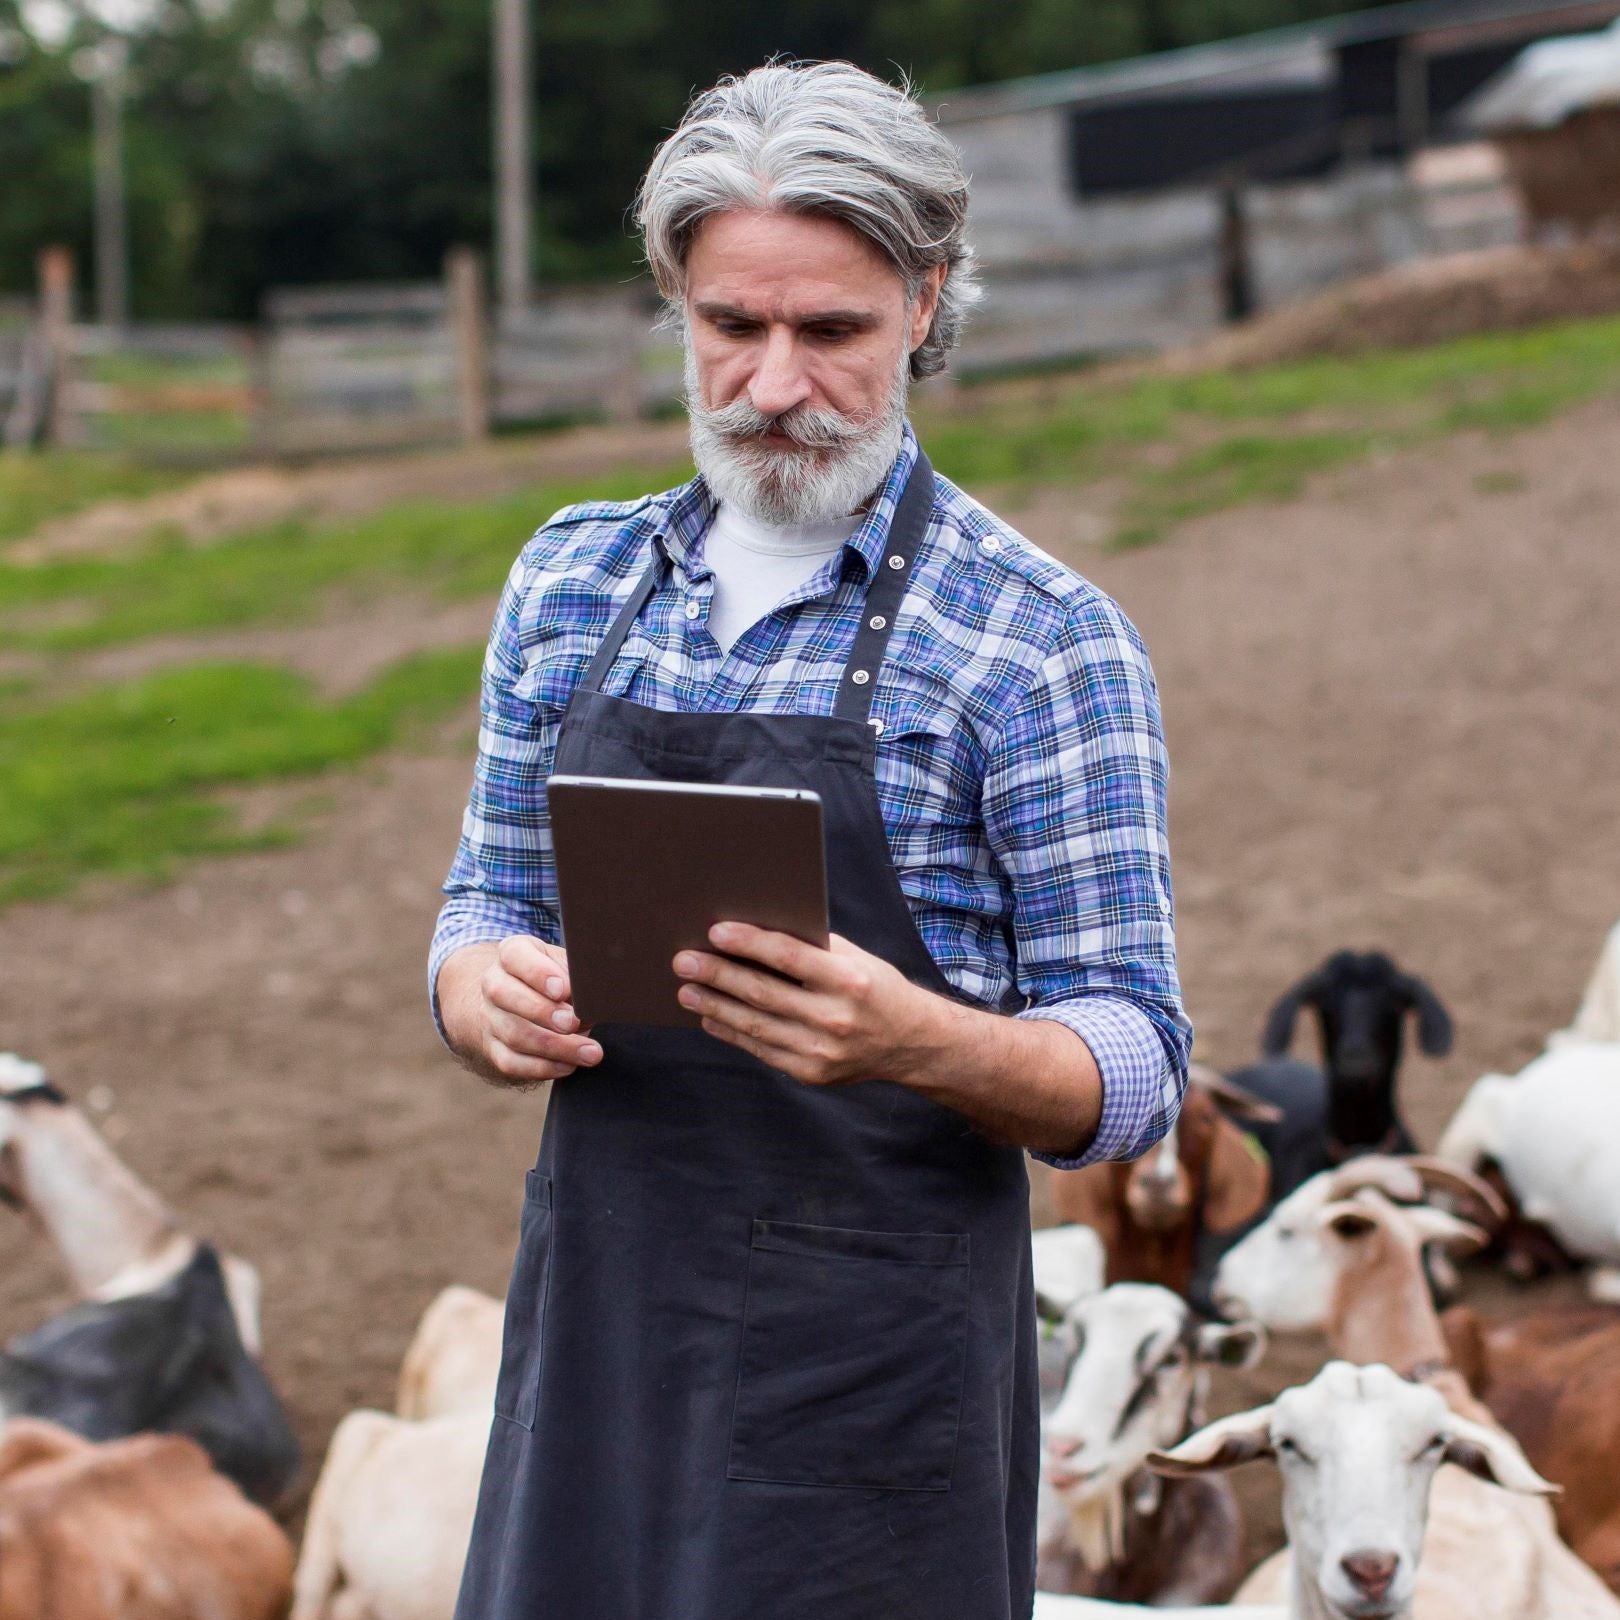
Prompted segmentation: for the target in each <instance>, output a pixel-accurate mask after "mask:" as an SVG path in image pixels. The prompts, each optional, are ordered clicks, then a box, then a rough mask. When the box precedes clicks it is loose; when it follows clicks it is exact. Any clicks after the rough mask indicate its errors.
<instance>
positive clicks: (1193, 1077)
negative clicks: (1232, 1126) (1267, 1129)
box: [1187, 1063, 1283, 1125]
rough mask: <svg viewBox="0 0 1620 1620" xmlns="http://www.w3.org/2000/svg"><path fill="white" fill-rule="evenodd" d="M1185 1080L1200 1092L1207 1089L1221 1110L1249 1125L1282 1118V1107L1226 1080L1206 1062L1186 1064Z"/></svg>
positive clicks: (1275, 1121) (1262, 1123)
mask: <svg viewBox="0 0 1620 1620" xmlns="http://www.w3.org/2000/svg"><path fill="white" fill-rule="evenodd" d="M1187 1079H1188V1081H1189V1082H1190V1083H1191V1084H1192V1085H1195V1086H1197V1087H1198V1089H1199V1090H1200V1091H1207V1092H1208V1093H1209V1095H1210V1096H1211V1097H1213V1098H1214V1099H1215V1101H1216V1102H1217V1103H1219V1104H1220V1107H1221V1111H1222V1112H1223V1113H1225V1114H1229V1115H1230V1116H1231V1117H1232V1118H1233V1119H1240V1120H1242V1121H1243V1122H1244V1123H1245V1124H1248V1125H1275V1124H1277V1123H1278V1122H1279V1121H1280V1120H1281V1119H1282V1117H1283V1111H1282V1109H1280V1108H1278V1107H1276V1106H1275V1105H1274V1104H1272V1103H1268V1102H1266V1101H1265V1100H1264V1098H1261V1097H1257V1096H1255V1094H1254V1093H1253V1092H1252V1091H1249V1090H1247V1089H1245V1088H1244V1087H1243V1086H1240V1085H1238V1084H1237V1083H1236V1082H1235V1081H1232V1080H1228V1079H1227V1078H1226V1076H1225V1075H1224V1074H1222V1073H1221V1071H1220V1070H1219V1069H1214V1068H1211V1067H1210V1065H1209V1064H1207V1063H1189V1064H1188V1065H1187Z"/></svg>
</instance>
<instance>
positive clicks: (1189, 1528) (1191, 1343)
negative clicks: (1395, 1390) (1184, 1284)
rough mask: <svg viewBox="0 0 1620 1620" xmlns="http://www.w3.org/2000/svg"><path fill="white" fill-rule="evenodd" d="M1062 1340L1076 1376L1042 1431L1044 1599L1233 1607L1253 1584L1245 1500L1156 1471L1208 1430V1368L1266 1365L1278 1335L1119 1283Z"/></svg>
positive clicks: (1079, 1311)
mask: <svg viewBox="0 0 1620 1620" xmlns="http://www.w3.org/2000/svg"><path fill="white" fill-rule="evenodd" d="M1057 1338H1058V1342H1059V1344H1060V1345H1061V1346H1062V1348H1063V1350H1064V1352H1065V1353H1066V1355H1067V1358H1068V1362H1069V1366H1068V1372H1067V1376H1066V1379H1065V1381H1064V1386H1063V1391H1062V1395H1061V1397H1060V1398H1059V1399H1058V1401H1057V1402H1056V1404H1055V1405H1054V1406H1053V1407H1052V1409H1051V1411H1050V1412H1049V1413H1048V1414H1047V1416H1046V1419H1045V1421H1044V1423H1043V1425H1042V1429H1043V1434H1042V1441H1043V1452H1044V1460H1043V1474H1044V1478H1043V1480H1042V1494H1043V1511H1042V1514H1041V1538H1040V1546H1039V1551H1038V1558H1037V1566H1036V1579H1037V1581H1038V1582H1039V1584H1040V1585H1041V1587H1042V1588H1043V1589H1045V1590H1049V1591H1057V1592H1069V1593H1077V1594H1081V1595H1084V1596H1088V1597H1099V1598H1113V1599H1122V1600H1126V1601H1138V1602H1151V1603H1154V1604H1158V1605H1167V1604H1176V1603H1212V1602H1218V1601H1220V1600H1222V1599H1224V1598H1227V1597H1230V1596H1231V1595H1232V1593H1233V1592H1234V1591H1235V1590H1236V1588H1237V1584H1238V1580H1239V1579H1240V1577H1241V1575H1242V1573H1243V1571H1242V1567H1241V1565H1240V1563H1239V1558H1240V1557H1241V1552H1242V1546H1243V1524H1242V1516H1241V1514H1240V1513H1239V1511H1238V1505H1237V1499H1236V1497H1235V1496H1234V1495H1233V1494H1232V1490H1231V1487H1230V1486H1229V1485H1228V1484H1227V1482H1226V1481H1225V1480H1213V1479H1209V1480H1203V1479H1200V1480H1164V1479H1159V1478H1156V1477H1155V1476H1153V1475H1152V1474H1149V1473H1148V1472H1146V1470H1145V1468H1144V1466H1143V1465H1144V1463H1145V1461H1146V1459H1147V1456H1148V1453H1149V1452H1151V1451H1153V1450H1154V1449H1156V1448H1159V1449H1162V1448H1164V1447H1167V1446H1170V1445H1173V1444H1174V1443H1175V1442H1176V1441H1177V1440H1179V1439H1181V1438H1182V1437H1183V1436H1184V1435H1186V1434H1187V1433H1189V1432H1190V1431H1191V1430H1192V1429H1193V1428H1194V1427H1195V1426H1196V1424H1197V1423H1198V1421H1199V1420H1200V1415H1201V1409H1202V1405H1203V1399H1204V1394H1205V1387H1206V1384H1207V1378H1208V1374H1207V1368H1208V1367H1209V1366H1210V1365H1211V1364H1212V1363H1219V1364H1221V1365H1224V1366H1233V1367H1245V1366H1250V1365H1252V1364H1253V1363H1254V1362H1255V1361H1256V1360H1257V1359H1258V1358H1259V1355H1260V1352H1261V1350H1262V1349H1263V1348H1264V1344H1265V1338H1264V1335H1263V1334H1262V1333H1261V1332H1260V1331H1259V1329H1257V1328H1254V1327H1252V1326H1249V1325H1247V1324H1238V1325H1236V1326H1231V1327H1227V1326H1221V1325H1215V1326H1203V1327H1201V1326H1200V1325H1199V1324H1198V1322H1197V1321H1196V1320H1195V1318H1194V1317H1193V1314H1192V1312H1191V1310H1190V1309H1189V1308H1188V1307H1187V1305H1186V1303H1185V1302H1184V1301H1182V1300H1180V1299H1178V1298H1177V1297H1176V1296H1175V1295H1174V1294H1172V1293H1170V1292H1169V1291H1168V1290H1166V1289H1163V1288H1159V1287H1155V1286H1152V1285H1149V1284H1143V1283H1116V1284H1114V1285H1113V1286H1112V1287H1110V1288H1106V1289H1104V1290H1103V1291H1102V1292H1101V1293H1099V1294H1093V1295H1092V1296H1090V1297H1089V1298H1086V1299H1082V1300H1080V1301H1079V1302H1078V1303H1077V1304H1075V1305H1073V1306H1071V1307H1070V1309H1069V1310H1068V1311H1067V1312H1066V1313H1065V1315H1064V1318H1063V1321H1062V1323H1061V1324H1060V1326H1059V1328H1058V1330H1057Z"/></svg>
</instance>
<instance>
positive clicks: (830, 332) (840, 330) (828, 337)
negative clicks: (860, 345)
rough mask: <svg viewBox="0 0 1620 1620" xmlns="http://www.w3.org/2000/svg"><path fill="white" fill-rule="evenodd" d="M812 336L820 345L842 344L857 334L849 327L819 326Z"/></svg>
mask: <svg viewBox="0 0 1620 1620" xmlns="http://www.w3.org/2000/svg"><path fill="white" fill-rule="evenodd" d="M810 335H811V336H812V337H813V338H815V340H816V341H817V342H818V343H842V342H844V341H845V340H846V339H847V338H851V337H853V336H854V335H855V334H854V333H853V332H852V331H851V330H850V329H849V327H847V326H818V327H816V328H815V329H814V330H813V331H812V332H811V334H810Z"/></svg>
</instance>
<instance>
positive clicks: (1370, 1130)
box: [1245, 951, 1451, 1164]
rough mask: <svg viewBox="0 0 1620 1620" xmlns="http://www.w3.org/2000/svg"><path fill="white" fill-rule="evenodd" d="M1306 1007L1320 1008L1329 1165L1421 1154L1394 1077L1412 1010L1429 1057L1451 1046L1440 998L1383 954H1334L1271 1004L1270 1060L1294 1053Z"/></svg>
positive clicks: (1265, 1042) (1264, 1045)
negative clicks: (1398, 1101) (1368, 1155)
mask: <svg viewBox="0 0 1620 1620" xmlns="http://www.w3.org/2000/svg"><path fill="white" fill-rule="evenodd" d="M1301 1007H1310V1008H1311V1009H1312V1011H1313V1012H1315V1014H1316V1018H1317V1023H1318V1026H1319V1028H1320V1033H1321V1039H1322V1063H1323V1068H1324V1069H1325V1070H1326V1073H1327V1131H1326V1142H1325V1150H1326V1155H1327V1160H1328V1162H1329V1163H1333V1164H1338V1163H1342V1162H1343V1161H1344V1160H1345V1159H1350V1158H1354V1157H1355V1156H1356V1155H1357V1154H1358V1153H1415V1152H1416V1151H1417V1142H1416V1141H1415V1140H1414V1138H1413V1136H1412V1133H1411V1132H1410V1131H1409V1130H1408V1129H1407V1128H1406V1123H1405V1121H1404V1120H1403V1119H1402V1118H1401V1115H1400V1110H1399V1108H1398V1107H1397V1106H1396V1101H1395V1077H1396V1073H1397V1071H1398V1070H1399V1068H1400V1064H1401V1048H1402V1040H1403V1035H1404V1029H1405V1018H1406V1015H1407V1014H1408V1013H1415V1014H1416V1015H1417V1024H1418V1044H1419V1045H1420V1046H1421V1047H1422V1049H1423V1050H1424V1051H1425V1052H1426V1053H1427V1054H1428V1055H1429V1056H1430V1057H1444V1056H1445V1054H1446V1053H1447V1052H1449V1051H1450V1050H1451V1017H1450V1014H1448V1013H1447V1012H1446V1009H1445V1008H1444V1007H1443V1006H1441V1004H1440V998H1439V997H1438V996H1436V995H1435V993H1434V991H1433V990H1431V989H1430V988H1429V987H1428V985H1426V984H1425V983H1424V982H1423V981H1422V980H1421V979H1419V978H1417V977H1416V976H1415V975H1413V974H1410V973H1403V972H1402V971H1401V970H1400V968H1398V967H1397V966H1396V965H1395V964H1394V962H1392V961H1391V960H1390V959H1389V957H1387V956H1385V955H1384V953H1383V952H1382V951H1368V952H1365V953H1359V954H1358V953H1357V952H1355V951H1336V952H1335V953H1334V954H1333V955H1332V956H1330V957H1329V958H1328V959H1327V960H1326V961H1325V962H1324V963H1323V964H1322V965H1321V966H1320V967H1319V968H1317V969H1316V971H1315V972H1313V973H1309V974H1307V975H1306V976H1305V977H1304V978H1303V979H1301V980H1300V981H1299V983H1298V984H1296V985H1295V986H1294V987H1293V989H1291V990H1289V991H1288V992H1287V994H1286V995H1284V996H1283V997H1282V998H1281V1000H1279V1001H1278V1003H1277V1005H1276V1006H1275V1007H1273V1008H1272V1009H1271V1015H1270V1017H1269V1018H1267V1020H1266V1028H1265V1034H1264V1035H1263V1036H1262V1037H1261V1049H1262V1051H1264V1053H1265V1054H1266V1056H1267V1057H1268V1058H1279V1057H1281V1056H1282V1055H1283V1054H1284V1053H1285V1052H1286V1051H1287V1050H1288V1045H1289V1042H1290V1041H1291V1040H1292V1039H1293V1035H1294V1023H1295V1020H1296V1019H1297V1018H1298V1016H1299V1010H1300V1008H1301ZM1245 1083H1246V1084H1250V1085H1252V1083H1253V1082H1252V1081H1245ZM1262 1094H1263V1092H1262Z"/></svg>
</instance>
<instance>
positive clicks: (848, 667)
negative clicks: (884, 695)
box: [833, 448, 934, 721]
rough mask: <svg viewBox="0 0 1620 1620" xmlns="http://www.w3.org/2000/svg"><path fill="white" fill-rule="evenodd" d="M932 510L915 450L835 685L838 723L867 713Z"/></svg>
mask: <svg viewBox="0 0 1620 1620" xmlns="http://www.w3.org/2000/svg"><path fill="white" fill-rule="evenodd" d="M933 511H934V469H933V467H932V465H931V464H930V463H929V460H928V457H927V456H925V455H924V454H923V453H922V450H921V449H920V448H919V449H918V451H917V460H916V462H915V463H914V464H913V466H912V469H911V477H910V478H908V479H907V480H906V487H905V489H904V491H903V492H902V493H901V496H900V503H899V505H898V506H896V507H895V511H894V519H893V521H892V522H891V523H890V524H889V534H888V538H887V539H886V540H885V542H884V545H883V555H882V556H881V557H880V558H879V559H878V561H877V563H876V566H875V567H874V569H873V572H872V578H871V579H870V580H869V581H868V583H867V586H866V600H865V602H864V603H862V605H861V627H860V629H859V630H857V631H856V633H855V645H854V646H853V647H852V648H851V649H850V653H849V662H848V663H847V664H845V665H844V673H843V674H842V675H841V676H840V677H839V680H838V697H837V700H836V701H835V702H834V704H833V714H834V715H835V716H836V717H837V718H838V719H840V720H862V721H864V720H865V719H866V717H867V715H868V714H869V713H870V712H871V709H872V692H873V688H874V687H876V685H877V672H878V671H879V670H880V669H881V668H882V667H883V654H884V652H885V650H886V649H887V647H888V645H889V637H890V636H891V635H893V634H894V616H895V614H896V612H897V611H898V610H899V607H900V602H901V599H902V598H903V597H904V596H905V594H906V587H907V586H908V585H909V584H910V583H911V569H912V564H913V563H915V562H916V560H917V553H918V552H919V551H920V550H921V549H922V543H923V536H924V535H926V534H927V533H928V520H929V518H930V517H931V516H932V515H933Z"/></svg>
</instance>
